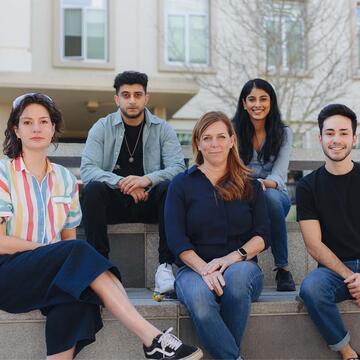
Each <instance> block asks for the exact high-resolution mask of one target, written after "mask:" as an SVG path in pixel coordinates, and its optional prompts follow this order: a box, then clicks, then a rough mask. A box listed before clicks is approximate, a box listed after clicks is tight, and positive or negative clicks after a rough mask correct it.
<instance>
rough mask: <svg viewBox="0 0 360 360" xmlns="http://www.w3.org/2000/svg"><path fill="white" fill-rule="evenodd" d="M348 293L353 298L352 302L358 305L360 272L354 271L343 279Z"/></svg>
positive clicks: (359, 298)
mask: <svg viewBox="0 0 360 360" xmlns="http://www.w3.org/2000/svg"><path fill="white" fill-rule="evenodd" d="M344 282H345V284H346V285H347V287H348V289H349V292H350V295H351V296H352V297H353V298H354V303H355V304H356V305H357V306H359V307H360V274H359V273H354V274H352V275H350V276H349V277H347V278H346V279H345V280H344Z"/></svg>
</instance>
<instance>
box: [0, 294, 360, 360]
mask: <svg viewBox="0 0 360 360" xmlns="http://www.w3.org/2000/svg"><path fill="white" fill-rule="evenodd" d="M127 290H128V294H129V297H130V298H131V301H132V302H133V304H134V305H135V306H136V307H137V309H138V310H139V312H140V313H141V314H142V315H143V316H144V317H145V318H146V319H148V320H149V321H151V322H152V323H153V324H154V325H156V326H157V327H158V328H160V329H166V328H168V327H170V326H171V327H173V328H174V333H175V334H178V335H179V336H180V338H181V339H182V340H184V341H186V342H188V343H192V344H198V339H197V337H196V335H195V333H194V330H193V327H192V323H191V320H190V319H189V316H188V313H187V311H186V309H185V307H184V306H183V305H180V304H179V302H178V301H164V302H161V303H156V302H154V301H153V300H152V299H151V292H150V291H148V290H146V289H127ZM296 296H297V293H277V292H275V291H274V289H272V288H266V289H264V291H263V293H262V295H261V297H260V299H259V301H258V302H256V303H254V304H253V305H252V311H251V316H250V319H249V323H248V326H247V329H246V334H245V337H244V340H243V346H242V354H243V355H244V356H245V358H246V359H247V360H255V359H257V360H300V359H301V360H305V359H306V360H320V359H338V356H337V354H335V353H333V352H331V351H330V350H328V349H327V347H326V345H325V343H324V341H323V340H322V339H321V337H320V335H319V334H318V333H317V331H316V329H315V327H314V325H313V324H312V322H311V321H310V319H309V317H308V315H307V313H306V311H305V309H304V307H303V306H302V304H301V303H300V302H299V301H297V300H296ZM339 308H340V311H341V313H342V314H343V318H344V319H345V323H346V325H347V326H348V328H349V329H350V331H351V334H352V341H353V343H354V344H360V309H359V308H358V307H357V306H356V305H354V304H353V303H352V302H351V301H345V302H343V303H341V304H340V305H339ZM103 319H104V328H103V329H102V330H101V331H100V332H99V333H98V336H97V341H96V343H95V344H92V345H90V346H88V347H87V348H86V349H85V350H84V351H82V352H81V353H80V355H79V356H78V359H79V360H81V359H84V360H85V359H86V360H112V359H117V360H134V359H142V358H143V353H142V347H141V342H140V341H139V340H138V339H137V338H136V337H135V336H134V335H132V334H130V333H129V332H128V331H127V330H126V329H125V328H124V327H123V326H122V325H121V324H120V323H119V322H118V321H116V320H115V319H114V317H113V316H112V315H111V314H110V313H109V312H108V311H107V310H104V311H103ZM44 358H45V342H44V318H43V317H42V315H41V314H40V312H39V311H33V312H30V313H26V314H9V313H6V312H1V311H0V359H2V360H25V359H26V360H33V359H34V360H35V359H36V360H38V359H44ZM206 358H208V359H210V356H209V355H208V354H206Z"/></svg>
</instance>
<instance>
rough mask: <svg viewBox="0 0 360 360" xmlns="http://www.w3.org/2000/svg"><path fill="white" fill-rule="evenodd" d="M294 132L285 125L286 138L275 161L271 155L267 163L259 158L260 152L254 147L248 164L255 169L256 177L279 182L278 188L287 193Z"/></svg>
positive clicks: (253, 174)
mask: <svg viewBox="0 0 360 360" xmlns="http://www.w3.org/2000/svg"><path fill="white" fill-rule="evenodd" d="M292 139H293V134H292V131H291V129H290V128H289V127H285V138H284V142H283V144H282V146H281V148H280V151H279V154H278V156H277V158H276V160H275V161H274V156H270V159H269V161H268V162H267V163H263V162H261V161H259V160H258V153H257V152H256V150H255V149H254V153H253V157H252V159H251V161H250V162H249V164H247V166H248V167H249V168H250V169H251V170H252V171H253V173H252V176H253V177H254V178H260V179H267V180H273V181H275V182H276V183H277V189H278V190H280V191H282V192H284V193H287V189H286V181H287V173H288V169H289V161H290V154H291V147H292Z"/></svg>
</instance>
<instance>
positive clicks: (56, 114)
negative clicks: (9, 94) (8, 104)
mask: <svg viewBox="0 0 360 360" xmlns="http://www.w3.org/2000/svg"><path fill="white" fill-rule="evenodd" d="M31 104H39V105H42V106H43V107H44V108H45V109H46V110H47V111H48V112H49V115H50V119H51V122H52V123H53V124H54V125H55V133H54V136H53V138H52V139H51V142H52V143H55V142H56V141H57V138H58V135H59V134H60V133H61V129H62V126H63V119H62V116H61V112H60V110H59V109H58V108H57V107H56V105H55V103H54V101H53V100H52V99H51V98H50V97H49V96H47V95H45V94H40V93H29V94H24V95H21V96H19V97H18V98H16V99H15V100H14V102H13V108H12V110H11V113H10V117H9V120H8V123H7V127H6V130H5V141H4V155H6V156H8V157H9V158H12V159H13V158H15V157H17V156H19V155H21V154H22V143H21V141H19V139H18V138H17V136H16V133H15V128H16V127H18V126H19V121H20V116H21V114H22V113H23V111H24V110H25V108H26V107H27V106H29V105H31Z"/></svg>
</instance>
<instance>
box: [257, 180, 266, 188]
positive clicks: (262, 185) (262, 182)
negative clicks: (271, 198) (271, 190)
mask: <svg viewBox="0 0 360 360" xmlns="http://www.w3.org/2000/svg"><path fill="white" fill-rule="evenodd" d="M256 180H257V181H258V182H259V183H260V184H261V188H262V189H263V190H264V191H266V186H265V184H264V180H263V179H260V178H258V179H256Z"/></svg>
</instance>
